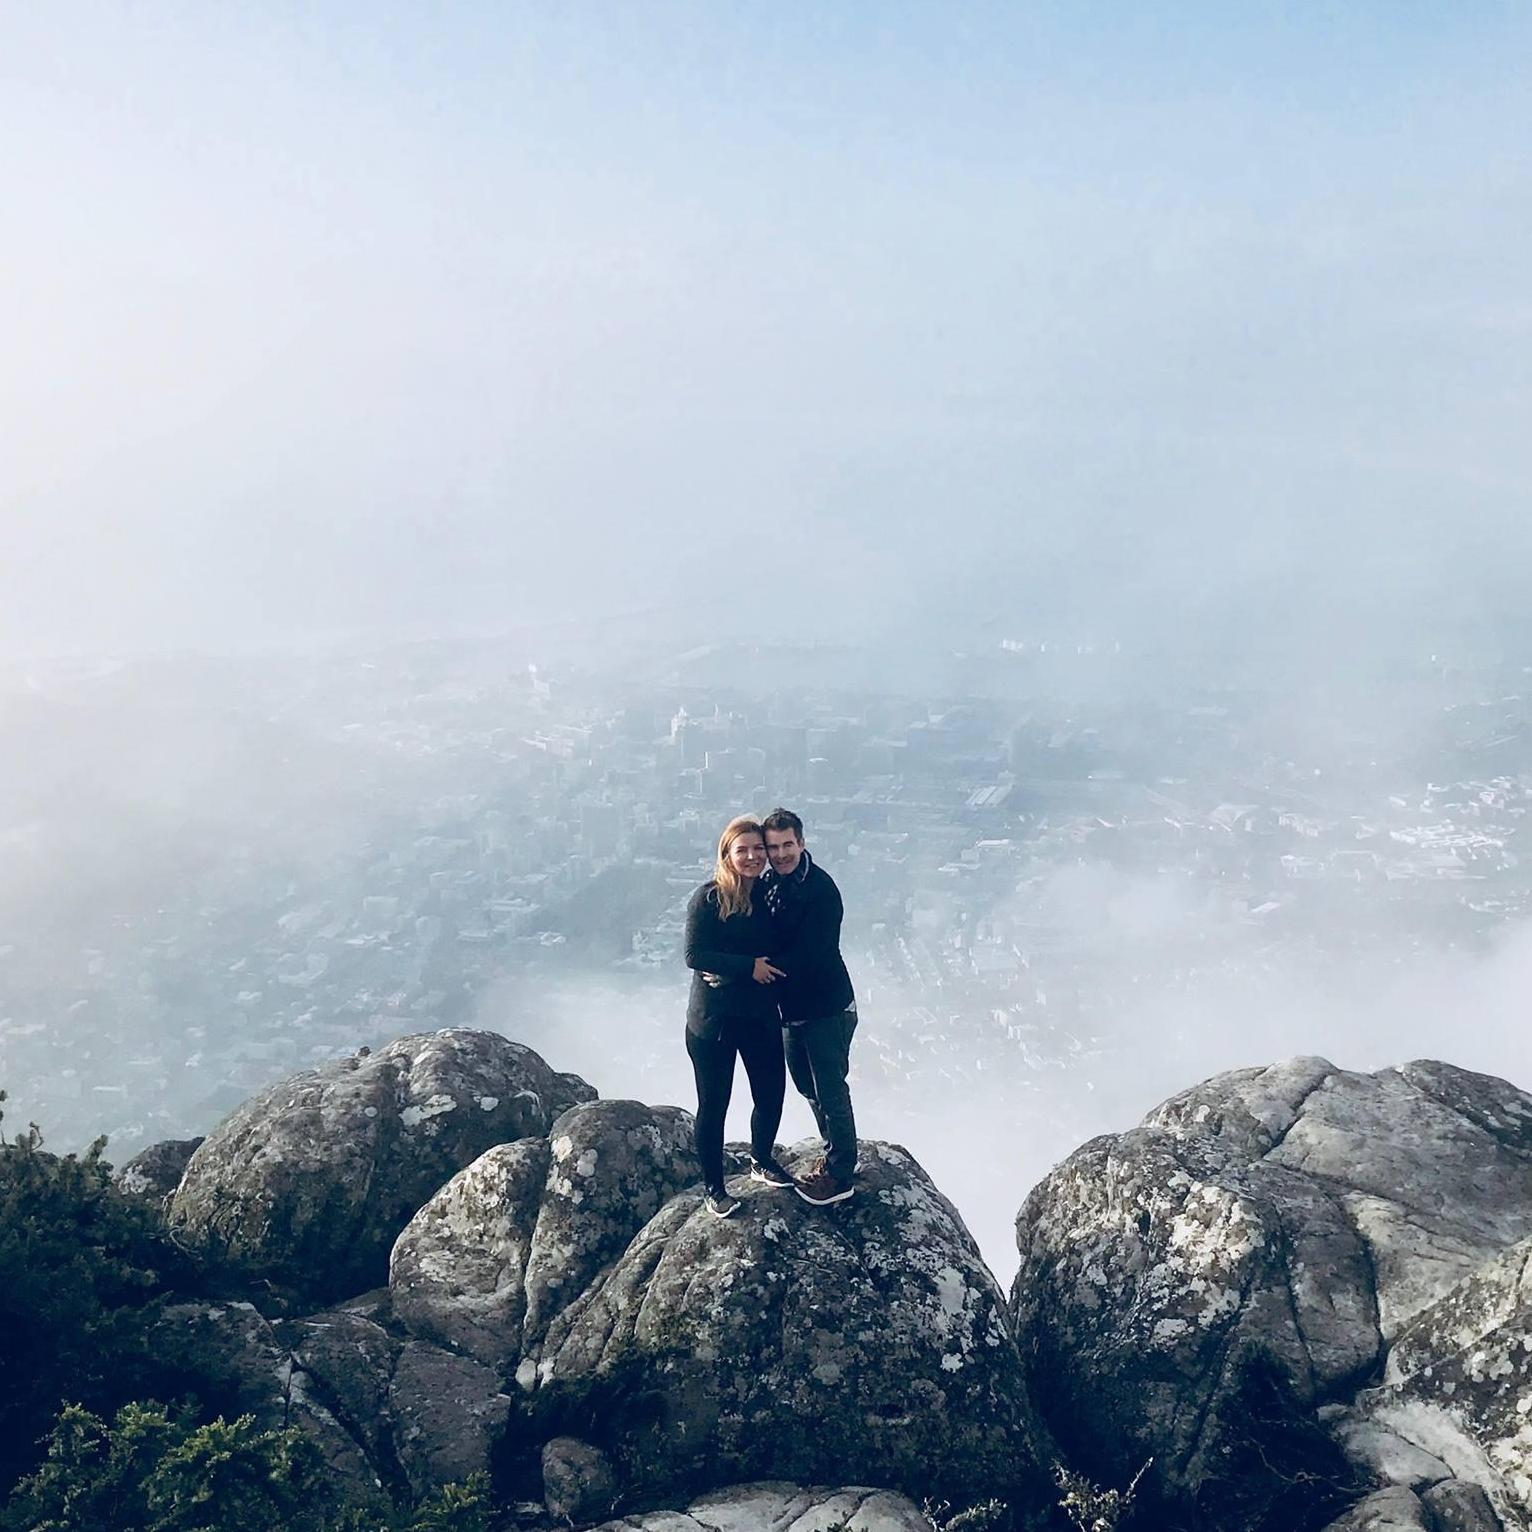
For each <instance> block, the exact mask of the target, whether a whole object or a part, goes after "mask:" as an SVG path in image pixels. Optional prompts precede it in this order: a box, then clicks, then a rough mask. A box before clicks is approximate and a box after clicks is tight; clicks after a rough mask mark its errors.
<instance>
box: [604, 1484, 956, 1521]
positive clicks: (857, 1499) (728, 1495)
mask: <svg viewBox="0 0 1532 1532" xmlns="http://www.w3.org/2000/svg"><path fill="white" fill-rule="evenodd" d="M842 1528H844V1532H931V1524H930V1522H928V1521H927V1520H926V1519H925V1517H924V1516H923V1515H921V1512H920V1508H919V1507H918V1506H917V1505H916V1504H915V1503H914V1502H913V1501H911V1500H907V1499H906V1498H905V1497H904V1496H903V1495H898V1494H894V1493H893V1492H892V1491H890V1490H882V1489H866V1488H859V1487H855V1486H853V1487H850V1488H846V1489H825V1488H808V1489H804V1488H801V1487H800V1486H798V1485H796V1484H784V1483H780V1482H771V1481H767V1482H763V1483H756V1484H735V1485H731V1486H729V1487H728V1488H727V1489H720V1490H716V1491H714V1492H713V1493H712V1494H708V1495H703V1496H701V1497H700V1498H698V1499H696V1500H693V1501H692V1502H691V1504H690V1505H688V1506H687V1507H686V1509H685V1510H683V1511H654V1512H651V1513H650V1514H648V1515H646V1516H625V1517H622V1518H621V1519H619V1520H617V1521H607V1522H603V1523H602V1524H601V1525H600V1526H599V1527H598V1528H596V1529H595V1532H839V1529H842Z"/></svg>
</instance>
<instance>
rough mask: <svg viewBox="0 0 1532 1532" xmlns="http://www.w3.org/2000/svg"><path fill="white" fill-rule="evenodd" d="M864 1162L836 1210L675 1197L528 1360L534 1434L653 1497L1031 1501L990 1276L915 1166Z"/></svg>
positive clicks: (1027, 1431)
mask: <svg viewBox="0 0 1532 1532" xmlns="http://www.w3.org/2000/svg"><path fill="white" fill-rule="evenodd" d="M808 1158H809V1153H808V1151H807V1149H804V1150H803V1151H801V1152H800V1153H798V1154H797V1155H796V1156H789V1158H788V1163H789V1166H790V1167H796V1168H797V1169H799V1170H802V1169H805V1168H806V1163H807V1160H808ZM861 1162H862V1172H861V1176H860V1180H859V1185H858V1190H857V1195H856V1197H855V1198H853V1199H852V1200H851V1201H850V1202H847V1203H844V1204H840V1205H837V1206H836V1207H834V1208H830V1209H822V1208H811V1207H809V1206H808V1205H807V1204H805V1203H804V1202H802V1201H801V1200H800V1199H798V1198H797V1197H795V1196H793V1195H792V1193H791V1192H790V1191H781V1190H773V1189H768V1188H765V1187H760V1186H753V1185H748V1184H747V1185H744V1186H741V1187H740V1192H741V1195H742V1199H743V1204H742V1206H741V1207H740V1209H739V1210H738V1211H737V1212H736V1213H735V1215H734V1216H733V1217H731V1218H727V1219H723V1220H720V1219H717V1218H715V1217H714V1216H713V1215H712V1214H710V1213H709V1212H708V1211H707V1209H706V1208H705V1207H704V1206H703V1204H702V1199H701V1195H700V1191H699V1190H696V1189H694V1190H690V1191H687V1192H683V1193H681V1194H680V1195H678V1196H675V1197H673V1198H672V1199H671V1200H670V1201H669V1202H667V1203H666V1204H665V1206H664V1207H663V1208H662V1209H661V1210H660V1211H659V1212H658V1213H657V1214H656V1216H655V1217H654V1218H652V1219H651V1220H650V1221H649V1222H648V1223H647V1224H646V1225H645V1226H644V1227H643V1228H642V1229H641V1230H639V1231H638V1233H637V1234H636V1236H635V1237H634V1238H633V1239H632V1241H631V1243H630V1244H628V1245H627V1247H626V1248H625V1249H624V1250H623V1251H622V1252H621V1254H620V1255H619V1257H618V1258H617V1259H616V1260H615V1262H614V1263H613V1264H611V1265H610V1266H608V1267H606V1268H605V1269H604V1270H602V1271H601V1272H600V1273H599V1274H598V1275H596V1276H595V1278H594V1280H591V1281H590V1283H589V1285H588V1286H586V1287H585V1288H584V1290H583V1291H582V1292H580V1293H579V1294H578V1296H576V1297H575V1298H574V1299H573V1301H572V1302H569V1303H567V1306H565V1307H563V1308H562V1309H560V1311H559V1312H558V1313H557V1314H556V1315H555V1317H554V1318H553V1319H552V1322H551V1323H550V1324H549V1325H548V1327H547V1330H546V1333H545V1334H544V1335H543V1336H542V1338H541V1340H540V1341H538V1342H537V1343H535V1344H534V1345H532V1346H531V1347H529V1348H527V1349H526V1351H525V1352H524V1354H523V1357H522V1360H521V1364H520V1367H519V1369H518V1371H517V1380H518V1382H519V1383H520V1385H521V1386H522V1388H523V1389H524V1390H525V1391H526V1394H527V1402H528V1406H529V1409H530V1411H531V1414H532V1417H533V1419H534V1420H535V1421H536V1423H537V1427H538V1429H539V1430H540V1431H541V1432H542V1433H543V1434H545V1435H546V1434H553V1433H554V1432H556V1431H559V1430H563V1429H569V1430H571V1431H572V1432H573V1434H575V1435H578V1436H581V1437H584V1438H585V1439H587V1440H589V1441H591V1442H593V1443H594V1444H595V1445H598V1446H600V1447H601V1448H602V1449H603V1450H605V1451H606V1452H607V1453H608V1454H609V1455H610V1456H611V1458H612V1459H613V1461H614V1463H615V1464H616V1466H617V1468H618V1470H619V1472H620V1473H621V1475H622V1476H623V1478H624V1480H625V1481H626V1486H627V1487H628V1488H630V1489H632V1490H637V1491H639V1492H641V1493H643V1494H645V1495H653V1494H657V1493H660V1494H663V1493H695V1492H696V1491H697V1490H698V1489H702V1488H706V1487H709V1486H717V1485H722V1484H727V1483H730V1482H734V1481H738V1480H741V1479H755V1478H781V1479H787V1480H793V1481H796V1482H799V1483H804V1482H826V1481H838V1480H841V1479H844V1478H848V1477H849V1478H853V1479H856V1480H859V1481H862V1482H865V1483H867V1484H877V1485H883V1486H887V1487H892V1488H896V1489H905V1490H908V1491H910V1492H911V1493H914V1494H925V1493H931V1494H937V1495H945V1496H946V1497H947V1498H949V1499H951V1500H953V1501H954V1502H961V1503H963V1504H967V1503H969V1502H971V1501H973V1500H975V1499H982V1498H984V1497H985V1496H988V1495H1000V1496H1002V1497H1011V1496H1013V1495H1014V1494H1015V1493H1016V1492H1017V1489H1018V1486H1021V1485H1023V1484H1025V1483H1026V1482H1027V1481H1028V1480H1029V1479H1031V1478H1032V1477H1033V1476H1034V1474H1035V1471H1036V1461H1037V1451H1036V1448H1035V1445H1034V1436H1033V1421H1032V1417H1031V1414H1030V1411H1029V1408H1028V1405H1027V1402H1026V1397H1025V1393H1024V1390H1023V1388H1022V1386H1021V1382H1020V1376H1019V1369H1018V1366H1017V1359H1016V1355H1015V1350H1014V1346H1013V1344H1012V1339H1011V1332H1010V1327H1009V1324H1008V1322H1007V1317H1006V1311H1005V1305H1004V1300H1003V1298H1002V1296H1001V1294H1000V1292H999V1290H998V1289H997V1287H996V1285H995V1281H994V1278H993V1277H991V1276H990V1274H989V1272H988V1270H987V1269H986V1268H985V1266H984V1263H983V1261H982V1260H981V1259H980V1257H979V1253H978V1251H977V1249H976V1248H975V1246H974V1243H973V1240H972V1238H971V1236H970V1235H969V1233H968V1231H967V1229H966V1228H965V1227H964V1226H963V1222H962V1220H961V1219H960V1218H959V1217H958V1215H957V1213H956V1211H955V1210H954V1209H953V1207H952V1205H951V1203H949V1202H948V1201H947V1200H946V1198H944V1197H943V1196H942V1195H941V1193H940V1192H938V1191H937V1190H936V1188H935V1187H934V1186H933V1185H932V1184H931V1182H930V1181H929V1179H928V1178H927V1177H926V1175H925V1173H924V1172H923V1171H922V1170H921V1169H920V1167H919V1165H917V1164H916V1163H915V1161H914V1160H913V1159H912V1158H911V1156H910V1155H909V1154H908V1153H907V1152H906V1151H904V1150H903V1149H900V1148H897V1147H895V1146H892V1145H887V1144H878V1143H866V1142H864V1143H863V1145H862V1156H861Z"/></svg>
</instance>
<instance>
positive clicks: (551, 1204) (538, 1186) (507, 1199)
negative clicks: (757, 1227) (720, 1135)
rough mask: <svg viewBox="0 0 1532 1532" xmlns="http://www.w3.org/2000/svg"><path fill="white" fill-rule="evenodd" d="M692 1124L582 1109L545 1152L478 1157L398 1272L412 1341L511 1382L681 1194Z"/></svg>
mask: <svg viewBox="0 0 1532 1532" xmlns="http://www.w3.org/2000/svg"><path fill="white" fill-rule="evenodd" d="M691 1138H692V1119H691V1116H690V1114H689V1113H687V1112H683V1111H680V1110H679V1109H678V1108H676V1107H663V1106H662V1107H649V1106H643V1105H641V1104H640V1103H638V1102H636V1101H597V1102H590V1103H587V1104H585V1105H581V1106H576V1107H574V1108H572V1109H571V1110H570V1111H568V1112H565V1113H564V1114H563V1115H562V1116H561V1117H560V1118H559V1119H558V1120H557V1121H556V1122H555V1123H554V1124H553V1127H552V1130H551V1132H550V1134H549V1138H548V1139H547V1140H543V1139H532V1140H522V1141H520V1142H518V1143H514V1144H505V1145H501V1146H499V1147H497V1148H495V1149H491V1150H490V1151H489V1152H488V1153H487V1154H484V1155H482V1156H481V1157H480V1158H479V1159H477V1160H476V1161H474V1163H473V1164H472V1165H470V1166H468V1167H467V1168H466V1169H464V1170H463V1171H461V1172H459V1174H458V1175H456V1176H454V1177H453V1178H452V1180H451V1181H449V1182H448V1183H447V1184H446V1185H445V1186H444V1187H442V1189H441V1190H440V1191H439V1192H438V1193H437V1194H436V1195H435V1196H434V1197H433V1198H432V1199H431V1200H430V1201H429V1202H428V1203H426V1205H425V1206H424V1207H423V1208H421V1210H420V1211H419V1212H418V1213H417V1214H416V1215H415V1217H414V1218H413V1219H412V1220H411V1221H410V1224H409V1226H408V1227H407V1228H406V1229H405V1230H404V1232H403V1233H402V1234H401V1235H400V1236H399V1239H398V1241H397V1243H396V1244H395V1246H394V1250H393V1255H392V1257H391V1259H390V1271H389V1282H390V1286H391V1289H392V1292H393V1302H394V1311H395V1313H396V1314H397V1315H398V1316H399V1318H400V1319H401V1321H402V1322H403V1323H404V1324H406V1325H407V1326H408V1327H409V1328H410V1330H411V1331H412V1332H413V1333H414V1334H416V1335H421V1336H424V1337H427V1338H429V1339H432V1340H437V1341H440V1342H441V1343H442V1344H444V1345H449V1346H454V1347H456V1348H458V1349H459V1350H461V1351H464V1352H466V1353H467V1354H468V1355H470V1356H474V1357H477V1358H479V1359H480V1360H481V1361H485V1362H489V1363H491V1364H494V1365H498V1366H501V1367H505V1368H507V1369H508V1370H509V1371H510V1372H514V1371H515V1368H516V1365H517V1363H518V1362H519V1361H520V1359H521V1357H522V1354H523V1352H524V1351H525V1350H526V1349H527V1347H528V1346H530V1345H532V1344H534V1343H535V1342H536V1341H537V1340H538V1339H539V1338H540V1337H541V1336H542V1334H543V1332H544V1331H545V1330H546V1329H547V1326H548V1323H549V1321H550V1320H551V1319H552V1318H553V1316H554V1315H555V1314H557V1313H558V1312H559V1311H560V1309H562V1308H563V1307H564V1306H565V1305H566V1304H567V1303H569V1302H570V1301H571V1300H572V1299H574V1298H575V1297H577V1296H578V1295H579V1294H580V1292H581V1291H583V1289H584V1288H585V1286H586V1284H587V1283H588V1282H589V1281H590V1280H591V1279H592V1278H593V1277H594V1276H595V1275H596V1274H597V1273H598V1272H599V1271H600V1270H601V1269H602V1268H603V1267H605V1266H607V1265H609V1264H610V1263H611V1262H613V1261H615V1260H616V1259H617V1257H618V1256H620V1255H621V1254H622V1252H623V1251H624V1250H625V1249H626V1248H627V1245H628V1242H629V1240H631V1239H632V1238H633V1236H634V1235H635V1234H636V1233H637V1232H638V1231H639V1230H640V1229H641V1228H642V1227H643V1226H644V1224H646V1223H647V1222H648V1221H649V1219H650V1218H652V1217H653V1216H654V1215H655V1214H656V1213H657V1212H658V1211H659V1210H660V1208H661V1206H663V1204H664V1203H665V1202H666V1201H667V1200H668V1199H669V1198H670V1197H671V1196H673V1195H674V1194H675V1193H676V1192H677V1191H679V1190H680V1189H681V1188H682V1187H684V1186H687V1185H689V1184H690V1183H692V1182H694V1181H695V1180H696V1179H697V1168H696V1159H695V1156H694V1154H693V1152H692V1147H691Z"/></svg>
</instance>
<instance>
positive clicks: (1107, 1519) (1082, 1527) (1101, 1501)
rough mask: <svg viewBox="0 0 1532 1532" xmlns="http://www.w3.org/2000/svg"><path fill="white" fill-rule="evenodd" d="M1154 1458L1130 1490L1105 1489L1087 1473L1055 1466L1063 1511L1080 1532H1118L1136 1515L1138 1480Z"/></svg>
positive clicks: (1144, 1472)
mask: <svg viewBox="0 0 1532 1532" xmlns="http://www.w3.org/2000/svg"><path fill="white" fill-rule="evenodd" d="M1153 1461H1154V1459H1153V1458H1150V1459H1149V1461H1148V1462H1146V1463H1145V1464H1144V1466H1143V1467H1142V1468H1140V1469H1139V1471H1138V1472H1137V1473H1136V1474H1134V1475H1133V1481H1132V1483H1130V1484H1129V1485H1128V1487H1127V1488H1126V1489H1102V1488H1101V1486H1100V1485H1099V1484H1093V1483H1092V1482H1091V1481H1090V1480H1089V1479H1087V1478H1086V1477H1085V1475H1084V1474H1079V1473H1075V1472H1074V1470H1073V1469H1070V1468H1066V1467H1065V1466H1064V1465H1063V1464H1062V1463H1055V1464H1054V1466H1053V1482H1054V1483H1055V1484H1057V1485H1058V1487H1059V1508H1060V1509H1061V1510H1062V1511H1063V1512H1064V1514H1065V1515H1066V1516H1068V1517H1069V1519H1070V1521H1072V1522H1073V1523H1074V1524H1075V1526H1076V1527H1077V1528H1078V1529H1079V1532H1117V1529H1118V1528H1119V1527H1121V1526H1123V1525H1124V1524H1125V1523H1126V1521H1127V1519H1128V1517H1130V1516H1131V1515H1132V1514H1133V1497H1134V1495H1135V1494H1136V1493H1137V1491H1138V1481H1139V1480H1140V1479H1142V1478H1143V1476H1144V1475H1145V1474H1146V1473H1147V1472H1148V1471H1149V1463H1152V1462H1153Z"/></svg>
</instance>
